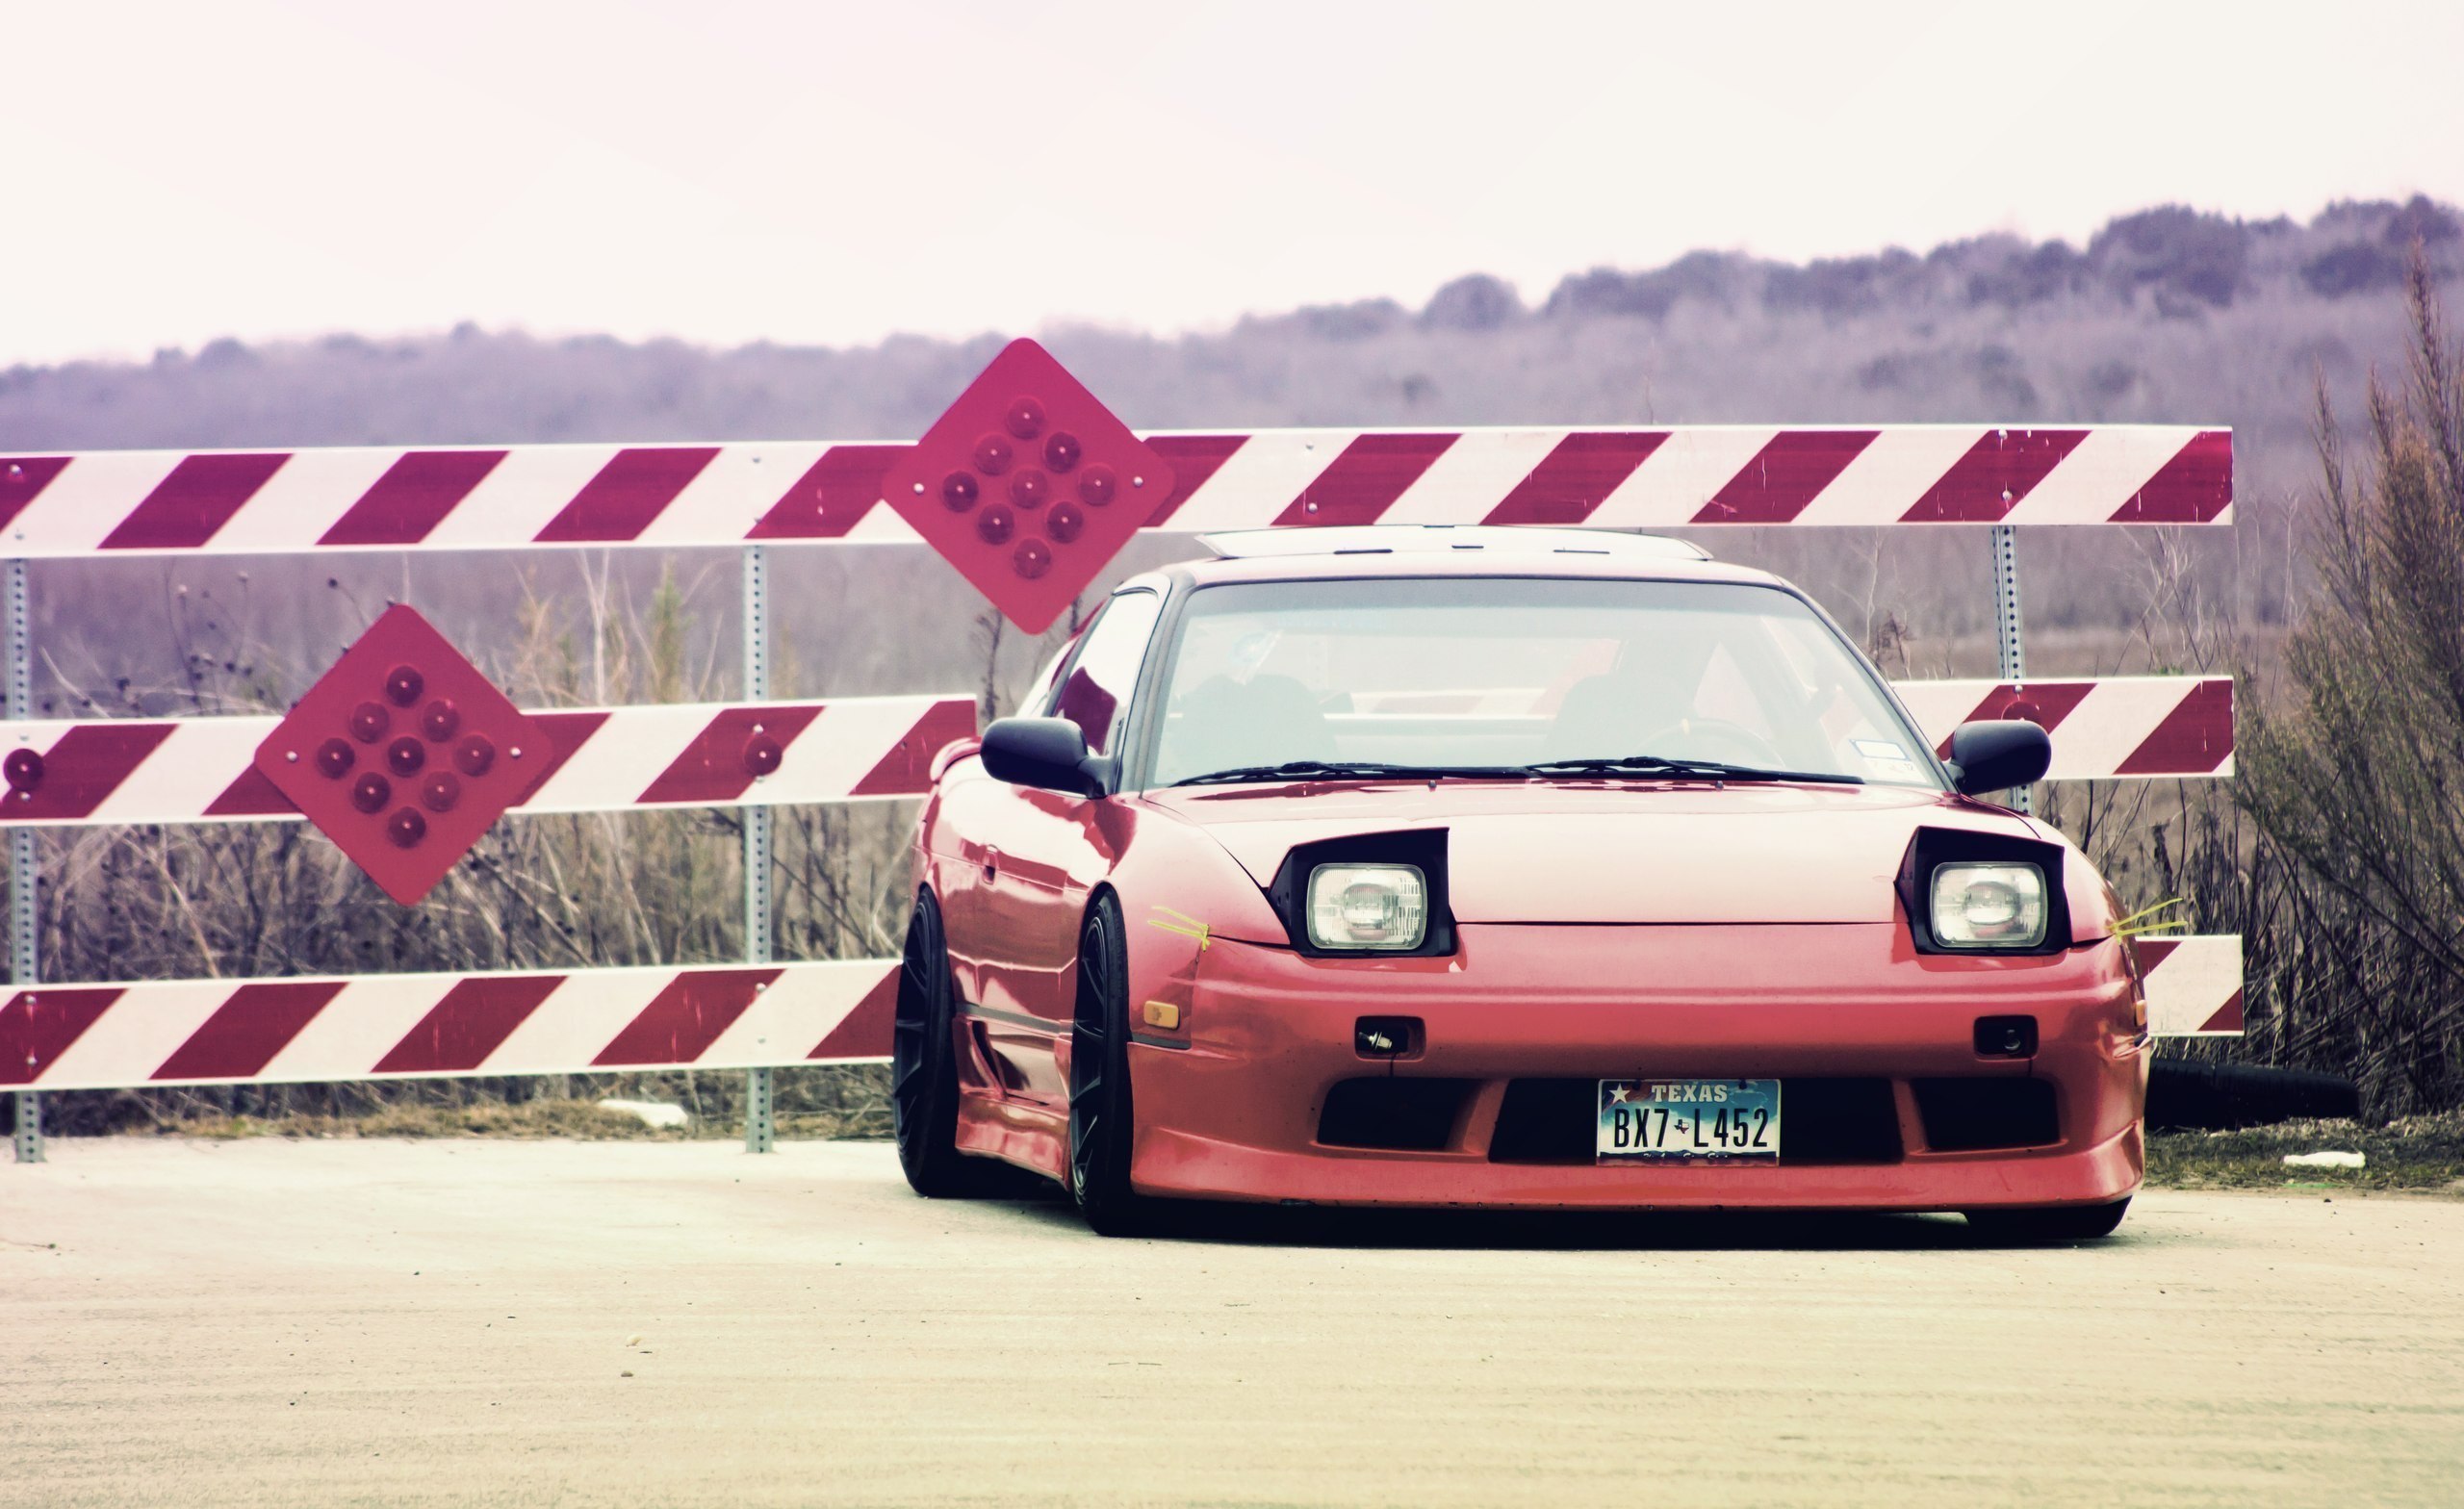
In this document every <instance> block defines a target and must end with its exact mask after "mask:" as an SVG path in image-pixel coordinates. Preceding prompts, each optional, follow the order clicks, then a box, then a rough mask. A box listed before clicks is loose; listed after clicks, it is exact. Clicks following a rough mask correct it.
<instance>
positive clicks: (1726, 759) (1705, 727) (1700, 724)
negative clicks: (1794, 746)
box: [1626, 717, 1788, 767]
mask: <svg viewBox="0 0 2464 1509" xmlns="http://www.w3.org/2000/svg"><path fill="white" fill-rule="evenodd" d="M1626 753H1628V754H1630V755H1666V756H1667V757H1668V758H1670V759H1709V760H1717V761H1719V762H1720V763H1721V764H1724V765H1760V766H1766V767H1769V766H1782V765H1785V764H1787V763H1788V760H1787V756H1786V755H1783V754H1781V753H1780V747H1779V746H1778V745H1776V744H1774V743H1772V742H1771V741H1770V740H1769V739H1766V738H1764V737H1763V736H1762V735H1761V734H1758V733H1757V732H1755V731H1754V730H1753V729H1749V728H1747V727H1746V726H1745V725H1743V724H1741V723H1737V722H1734V721H1732V720H1731V719H1727V718H1691V717H1689V718H1681V719H1679V720H1678V721H1677V722H1675V723H1672V724H1667V725H1664V726H1663V727H1661V728H1658V729H1653V730H1652V732H1651V733H1650V734H1649V735H1648V736H1647V737H1645V738H1644V740H1643V741H1642V747H1641V748H1639V749H1634V750H1629V751H1627V752H1626Z"/></svg>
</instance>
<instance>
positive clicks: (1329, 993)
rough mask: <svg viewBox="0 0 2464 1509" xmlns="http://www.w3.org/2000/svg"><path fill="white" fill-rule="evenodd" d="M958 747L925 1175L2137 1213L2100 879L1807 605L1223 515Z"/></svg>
mask: <svg viewBox="0 0 2464 1509" xmlns="http://www.w3.org/2000/svg"><path fill="white" fill-rule="evenodd" d="M1209 543H1210V544H1211V545H1212V546H1213V547H1214V548H1215V549H1216V550H1217V551H1218V552H1219V558H1217V559H1212V560H1205V561H1198V562H1192V563H1189V564H1185V565H1177V566H1172V567H1169V568H1167V569H1165V570H1163V571H1160V572H1156V573H1153V574H1150V575H1143V576H1140V577H1137V578H1135V579H1133V580H1131V581H1129V582H1127V583H1125V584H1124V585H1123V586H1122V587H1121V588H1120V589H1119V590H1118V591H1117V592H1115V593H1114V594H1113V595H1112V597H1111V598H1110V600H1109V601H1106V602H1105V603H1104V604H1103V607H1102V609H1101V611H1100V612H1098V613H1097V614H1096V615H1095V616H1094V618H1093V620H1092V621H1091V623H1090V624H1089V626H1088V627H1087V628H1086V629H1085V631H1084V632H1082V633H1081V634H1080V635H1078V637H1077V638H1076V639H1075V640H1074V641H1073V642H1072V643H1071V644H1070V645H1069V646H1068V647H1067V648H1066V649H1065V650H1064V651H1063V652H1062V653H1061V654H1060V655H1059V656H1058V657H1057V659H1056V661H1055V663H1054V664H1053V665H1052V666H1051V667H1050V668H1049V669H1048V670H1047V671H1046V672H1045V674H1044V675H1043V677H1042V678H1041V680H1040V685H1039V687H1038V689H1037V690H1036V692H1035V693H1034V695H1033V699H1032V702H1031V703H1030V704H1029V710H1028V715H1027V716H1022V717H1015V718H1006V719H1003V720H1001V721H999V722H997V723H995V724H993V725H992V726H991V727H990V728H989V729H987V730H986V732H985V734H984V737H983V739H982V740H981V741H980V742H977V743H965V744H960V745H956V746H953V747H952V748H951V749H949V750H947V751H945V752H943V754H942V755H941V756H940V758H939V760H938V761H937V768H936V776H935V782H934V788H933V793H932V796H931V799H930V801H929V803H928V804H927V806H925V809H924V812H923V816H922V819H921V823H920V826H919V829H918V831H917V834H916V841H915V850H914V863H915V911H914V917H913V920H912V922H911V925H910V928H909V931H908V937H907V947H906V964H905V969H904V971H903V979H902V986H901V989H900V991H899V996H898V1009H897V1033H896V1047H895V1058H894V1074H895V1082H896V1092H895V1096H894V1100H895V1109H896V1113H897V1127H898V1146H899V1156H900V1160H901V1162H902V1163H903V1164H904V1165H905V1168H906V1171H907V1175H908V1178H909V1180H910V1182H911V1183H912V1184H913V1186H914V1187H915V1189H917V1190H919V1191H920V1192H922V1193H925V1194H928V1195H956V1194H965V1193H970V1192H984V1191H988V1190H990V1189H995V1188H999V1187H1000V1178H1001V1177H1002V1176H1004V1175H1007V1174H1008V1173H1009V1170H1007V1169H1005V1168H1002V1167H1000V1166H999V1165H1000V1164H1014V1165H1016V1166H1017V1167H1020V1168H1025V1169H1030V1170H1033V1171H1034V1172H1035V1173H1038V1174H1041V1175H1044V1176H1047V1177H1049V1178H1052V1179H1056V1180H1059V1181H1061V1182H1062V1183H1063V1184H1064V1185H1065V1186H1066V1187H1067V1188H1068V1189H1069V1190H1070V1191H1071V1192H1072V1194H1073V1195H1074V1196H1075V1198H1076V1200H1077V1202H1078V1204H1079V1205H1080V1207H1081V1208H1082V1209H1083V1210H1084V1212H1085V1214H1086V1215H1087V1218H1088V1219H1089V1221H1090V1222H1091V1224H1092V1225H1093V1226H1094V1228H1095V1229H1096V1230H1097V1231H1100V1232H1108V1233H1109V1232H1118V1231H1124V1230H1131V1229H1135V1228H1138V1227H1140V1226H1141V1225H1142V1224H1144V1223H1145V1222H1147V1221H1148V1220H1149V1219H1150V1218H1151V1217H1152V1215H1154V1214H1155V1212H1156V1208H1157V1202H1159V1201H1163V1200H1167V1199H1169V1198H1174V1197H1195V1198H1205V1199H1213V1200H1250V1201H1274V1202H1281V1203H1286V1204H1292V1203H1306V1204H1328V1205H1411V1206H1464V1207H1490V1208H1500V1207H1522V1208H1550V1209H1564V1208H1587V1209H1625V1210H1636V1209H1669V1208H1710V1207H1723V1208H1735V1207H1754V1208H1768V1209H1811V1208H1823V1209H1844V1210H1867V1211H1959V1212H1964V1213H1965V1214H1966V1215H1967V1217H1968V1219H1969V1220H1970V1221H1971V1222H1972V1223H1975V1224H1978V1225H1980V1226H1993V1227H1997V1228H1999V1229H2001V1230H2004V1231H2007V1232H2009V1233H2011V1234H2013V1235H2016V1236H2024V1237H2033V1238H2080V1237H2095V1236H2102V1235H2104V1234H2106V1233H2108V1232H2110V1231H2112V1230H2113V1229H2114V1227H2115V1226H2116V1225H2117V1223H2118V1222H2119V1221H2120V1219H2121V1216H2122V1213H2123V1210H2124V1208H2125V1207H2126V1206H2127V1205H2128V1204H2129V1202H2130V1197H2131V1195H2132V1193H2133V1192H2134V1191H2135V1190H2136V1189H2138V1187H2139V1183H2140V1177H2141V1170H2142V1163H2143V1144H2142V1111H2143V1102H2144V1095H2145V1087H2146V1075H2147V1059H2148V1053H2147V1027H2146V1022H2147V1019H2146V1010H2145V1003H2144V1000H2143V996H2142V994H2141V990H2140V985H2139V978H2138V969H2137V964H2136V961H2135V959H2134V958H2133V955H2132V951H2131V947H2130V944H2129V943H2128V941H2127V940H2126V939H2123V938H2118V937H2116V936H2115V935H2114V934H2113V932H2112V924H2113V922H2114V920H2115V917H2116V914H2117V908H2116V904H2115V899H2114V896H2113V893H2112V891H2111V890H2110V889H2109V888H2108V887H2107V886H2106V885H2105V883H2104V882H2102V881H2101V880H2100V879H2098V877H2097V875H2096V874H2095V872H2094V870H2093V869H2092V868H2091V867H2090V865H2089V863H2088V861H2087V859H2086V858H2085V857H2083V856H2082V855H2081V854H2080V853H2079V851H2078V850H2077V849H2076V848H2074V847H2073V846H2072V845H2071V844H2070V843H2069V842H2068V841H2066V839H2065V838H2064V837H2063V835H2062V834H2061V833H2060V832H2058V831H2054V830H2053V829H2051V828H2049V827H2047V826H2045V825H2043V824H2040V823H2037V822H2034V821H2032V820H2030V819H2029V818H2027V817H2025V816H2022V815H2020V814H2017V813H2015V812H2012V811H2009V810H2007V809H2005V808H2003V807H2000V806H1992V805H1989V803H1987V802H1984V801H1981V800H1979V799H1978V794H1979V793H1990V792H1997V791H2001V790H2004V789H2006V788H2009V787H2013V786H2019V785H2024V784H2026V783H2027V782H2029V781H2032V780H2036V779H2037V778H2038V777H2039V776H2040V775H2042V774H2043V772H2044V770H2045V766H2046V761H2047V759H2048V757H2049V753H2050V751H2049V746H2048V743H2047V741H2046V737H2045V734H2044V731H2043V730H2042V729H2039V728H2037V727H2036V726H2035V725H2033V724H2028V723H1976V724H1969V725H1967V726H1965V727H1963V728H1962V729H1959V730H1958V732H1956V733H1955V734H1954V735H1953V736H1952V739H1951V741H1950V745H1949V758H1948V759H1947V760H1944V759H1941V758H1938V757H1937V755H1936V753H1935V750H1934V749H1933V747H1932V746H1931V744H1930V743H1929V742H1928V741H1927V740H1926V738H1925V737H1924V736H1923V735H1922V734H1921V733H1920V732H1919V731H1918V730H1917V729H1916V726H1915V725H1914V723H1913V722H1912V720H1911V719H1910V717H1909V715H1908V713H1907V711H1906V709H1905V708H1903V707H1901V706H1900V704H1899V703H1898V702H1897V701H1896V700H1895V699H1894V698H1893V697H1892V695H1891V692H1890V690H1889V688H1888V687H1887V686H1886V685H1885V684H1884V682H1883V680H1882V678H1881V677H1879V676H1878V675H1877V674H1876V673H1875V671H1874V668H1873V667H1872V666H1871V665H1870V664H1869V663H1868V662H1867V661H1866V660H1865V659H1864V658H1863V657H1862V656H1861V654H1859V652H1857V650H1856V649H1855V648H1854V647H1853V646H1852V645H1851V643H1850V642H1849V641H1848V639H1847V638H1846V637H1845V636H1844V635H1842V633H1841V632H1840V630H1839V628H1838V627H1837V626H1836V625H1835V624H1834V623H1833V622H1832V621H1831V620H1830V619H1829V618H1828V617H1826V616H1825V615H1824V613H1823V612H1822V610H1821V609H1820V608H1818V607H1816V606H1815V605H1814V604H1813V603H1812V602H1811V601H1809V600H1808V599H1807V597H1806V596H1805V594H1804V593H1802V592H1800V591H1798V590H1797V589H1796V588H1794V587H1791V586H1790V585H1788V584H1787V583H1786V582H1784V581H1781V580H1779V579H1777V578H1775V577H1773V576H1770V575H1765V574H1763V573H1761V572H1757V571H1751V570H1744V569H1740V568H1737V567H1732V566H1724V565H1720V564H1717V563H1715V562H1713V561H1711V560H1708V559H1707V558H1705V557H1704V555H1703V553H1702V552H1701V551H1699V550H1695V549H1694V548H1693V547H1692V546H1690V545H1684V544H1681V543H1678V542H1674V541H1669V540H1659V539H1651V538H1645V537H1637V536H1629V535H1610V534H1594V533H1585V532H1582V531H1578V530H1547V529H1530V528H1512V529H1492V528H1476V529H1466V528H1455V529H1420V528H1399V527H1392V526H1388V527H1374V528H1365V529H1348V528H1330V529H1307V530H1276V531H1260V532H1255V533H1248V534H1242V535H1231V536H1216V537H1214V538H1213V539H1212V540H1211V541H1210V542H1209Z"/></svg>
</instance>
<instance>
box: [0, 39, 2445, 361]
mask: <svg viewBox="0 0 2464 1509" xmlns="http://www.w3.org/2000/svg"><path fill="white" fill-rule="evenodd" d="M2459 57H2464V6H2457V5H2451V4H2444V5H2420V6H2401V5H2379V4H2374V5H2368V6H2354V7H2342V6H2322V5H2318V4H2316V3H2315V0H2303V3H2299V4H2292V3H2276V4H2266V3H2260V4H2249V3H2246V4H2240V5H2216V6H2207V5H2166V4H2154V3H2144V0H2143V3H2139V4H2128V5H2102V4H2060V5H2050V4H2049V5H2043V6H2038V7H2026V8H2023V7H2014V6H1986V5H1903V6H1875V5H1843V4H1821V5H1771V6H1743V5H1725V4H1702V3H1697V4H1690V5H1684V6H1668V7H1663V6H1654V5H1643V4H1628V5H1551V4H1544V3H1537V0H1520V3H1492V4H1480V5H1473V4H1451V3H1425V4H1419V5H1369V4H1347V3H1344V0H1313V3H1306V4H1283V3H1255V0H1253V3H1245V4H1235V5H1202V6H1173V5H1168V4H1164V3H1160V0H1158V3H1151V4H1146V5H1116V4H1083V5H1041V4H1029V3H1024V0H1011V3H1008V4H998V5H996V4H976V3H969V4H951V5H932V4H924V3H919V0H875V3H871V4H863V5H834V4H806V5H783V4H779V5H760V4H737V3H727V0H701V3H697V4H689V5H687V4H673V5H669V4H652V3H647V0H590V3H563V0H558V3H537V4H524V3H520V0H496V3H488V4H464V3H460V0H442V3H440V0H429V3H424V4H419V5H367V4H342V3H314V4H312V3H304V0H294V3H285V0H214V3H210V4H199V3H196V0H182V3H177V4H146V5H121V4H109V3H84V0H81V3H69V4H58V3H48V0H0V59H5V63H0V367H4V366H6V365H9V364H12V363H15V362H46V361H56V360H60V359H63V358H67V357H74V356H89V355H102V356H143V355H145V354H147V353H149V352H151V351H152V350H153V349H154V348H156V347H157V346H166V345H169V346H183V347H186V348H188V349H191V350H193V349H195V348H196V347H197V346H198V345H202V344H203V343H205V342H207V341H210V340H212V339H214V338H216V337H218V336H223V335H236V336H239V337H241V338H243V339H246V340H261V339H267V338H279V337H293V336H313V335H318V334H322V333H325V332H329V331H336V330H350V331H356V332H360V333H363V334H369V335H378V336H383V335H397V334H414V333H421V332H429V331H438V330H443V329H446V328H449V327H450V326H451V325H453V324H454V323H456V322H457V321H460V320H475V321H477V322H478V323H480V324H481V325H484V326H487V327H489V328H492V329H493V328H505V327H520V328H523V329H527V330H530V331H533V332H536V333H540V334H546V335H560V334H568V333H575V332H584V331H607V332H612V333H614V334H617V335H621V336H626V337H629V338H641V337H649V336H660V335H672V336H678V337H681V338H683V339H686V340H689V341H694V342H699V343H707V344H719V345H732V344H735V343H739V342H745V341H753V340H761V339H768V340H775V341H782V342H793V343H821V344H828V345H850V344H860V343H869V342H872V341H876V340H878V339H880V338H881V337H883V336H885V335H886V334H889V333H892V332H896V331H914V332H920V333H926V334H934V335H967V334H974V333H977V332H982V331H988V330H992V331H1000V332H1003V333H1009V334H1023V333H1032V332H1034V331H1036V330H1039V329H1044V328H1049V327H1050V326H1052V325H1054V324H1058V323H1066V322H1071V321H1094V322H1100V323H1105V324H1113V325H1120V326H1131V327H1139V328H1146V329H1154V330H1160V331H1176V330H1184V329H1203V328H1211V327H1217V326H1220V325H1222V324H1224V323H1227V322H1228V321H1229V320H1232V319H1234V318H1236V317H1237V316H1239V315H1240V314H1242V313H1244V312H1247V311H1272V310H1279V309H1286V308H1290V307H1292V306H1295V305H1298V304H1303V303H1322V302H1330V301H1338V300H1344V299H1349V298H1357V297H1366V296H1374V295H1380V294H1385V295H1392V296H1394V297H1397V298H1399V299H1402V300H1404V301H1406V302H1414V303H1416V302H1418V301H1420V300H1421V299H1424V298H1425V297H1426V295H1427V294H1429V293H1430V292H1431V291H1432V290H1433V289H1435V288H1436V287H1437V286H1438V285H1439V284H1441V283H1443V282H1445V281H1447V280H1448V279H1450V278H1451V277H1454V276H1456V275H1458V274H1460V273H1464V272H1472V271H1487V272H1495V273H1498V274H1500V275H1501V276H1503V277H1505V278H1507V279H1509V280H1510V281H1512V282H1514V283H1515V284H1517V285H1518V286H1519V287H1520V288H1521V289H1522V291H1523V293H1524V294H1525V296H1526V297H1527V298H1532V299H1537V298H1539V297H1542V296H1544V295H1545V294H1547V293H1548V291H1549V289H1550V287H1551V286H1552V285H1553V283H1554V282H1555V281H1556V280H1557V279H1558V278H1559V277H1560V276H1562V275H1563V274H1565V273H1566V272H1568V271H1572V270H1579V269H1584V268H1589V267H1593V266H1598V265H1603V264H1606V265H1613V266H1619V267H1627V268H1640V267H1647V266H1652V265H1655V264H1657V263H1661V262H1664V261H1666V260H1668V259H1669V258H1670V257H1673V256H1675V255H1677V254H1679V253H1681V252H1683V251H1686V250H1689V249H1692V248H1694V247H1698V246H1712V247H1726V248H1736V249H1743V250H1748V251H1752V252H1756V253H1759V254H1764V255H1770V256H1777V257H1786V258H1803V257H1808V256H1816V255H1838V254H1846V253H1855V252H1861V251H1868V250H1873V249H1876V248H1879V247H1882V246H1885V245H1889V244H1893V243H1897V244H1904V245H1908V246H1911V247H1913V248H1922V247H1925V246H1927V245H1930V244H1932V243H1935V242H1938V241H1940V240H1944V239H1949V238H1955V237H1961V236H1968V235H1974V234H1978V233H1981V232H1985V231H1990V230H2007V231H2015V232H2018V233H2020V234H2023V235H2027V236H2031V237H2047V236H2061V237H2066V238H2069V239H2071V240H2072V241H2074V242H2076V241H2080V240H2082V239H2084V238H2085V236H2086V235H2087V234H2088V233H2089V232H2090V231H2091V230H2092V229H2093V228H2094V227H2095V226H2096V225H2097V224H2098V223H2100V222H2101V221H2103V220H2104V219H2105V218H2106V217H2109V216H2111V215H2114V214H2116V213H2117V212H2121V211H2127V210H2131V209H2136V208H2142V207H2144V206H2147V205H2151V204H2157V203H2163V202H2167V201H2183V202H2188V203H2191V204H2194V205H2197V206H2199V207H2201V208H2205V209H2213V210H2220V211H2223V212H2227V213H2231V214H2238V215H2243V216H2251V217H2262V216H2271V215H2276V214H2280V213H2281V214H2290V215H2293V216H2296V217H2308V216H2310V215H2311V214H2313V213H2315V212H2316V211H2317V210H2318V209H2319V208H2320V207H2321V206H2322V205H2323V204H2324V203H2326V202H2327V201H2329V200H2331V199H2336V198H2345V197H2381V196H2389V197H2400V196H2403V195H2407V194H2410V193H2412V192H2427V193H2430V194H2433V195H2436V196H2438V197H2441V198H2444V199H2447V200H2450V201H2464V89H2459V88H2457V86H2456V82H2455V67H2456V61H2457V59H2458V58H2459Z"/></svg>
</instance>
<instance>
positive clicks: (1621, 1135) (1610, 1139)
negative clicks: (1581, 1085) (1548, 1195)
mask: <svg viewBox="0 0 2464 1509" xmlns="http://www.w3.org/2000/svg"><path fill="white" fill-rule="evenodd" d="M1598 1148H1599V1153H1600V1161H1601V1162H1602V1163H1617V1162H1622V1161H1625V1160H1629V1159H1662V1160H1666V1159H1680V1158H1720V1159H1738V1158H1768V1159H1775V1160H1776V1159H1777V1158H1778V1157H1779V1156H1780V1082H1779V1081H1778V1080H1602V1081H1601V1082H1600V1129H1599V1142H1598Z"/></svg>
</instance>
